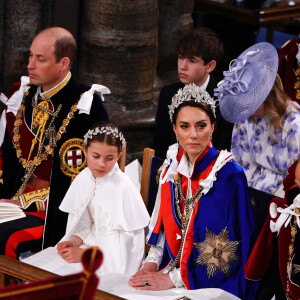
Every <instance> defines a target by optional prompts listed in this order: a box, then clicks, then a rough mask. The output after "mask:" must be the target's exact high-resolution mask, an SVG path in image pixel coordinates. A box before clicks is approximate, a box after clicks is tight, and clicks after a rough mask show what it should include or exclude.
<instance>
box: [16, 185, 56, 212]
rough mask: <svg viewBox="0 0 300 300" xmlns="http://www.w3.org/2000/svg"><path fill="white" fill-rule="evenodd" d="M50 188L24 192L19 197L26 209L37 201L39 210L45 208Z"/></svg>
mask: <svg viewBox="0 0 300 300" xmlns="http://www.w3.org/2000/svg"><path fill="white" fill-rule="evenodd" d="M49 191H50V188H45V189H42V190H37V191H34V192H29V193H26V194H22V195H21V196H20V197H19V198H20V201H21V204H22V207H23V208H24V209H26V208H28V207H29V205H31V204H32V203H34V202H35V203H36V207H37V211H44V210H45V205H44V203H45V201H46V198H47V197H48V195H49Z"/></svg>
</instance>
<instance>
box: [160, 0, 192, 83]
mask: <svg viewBox="0 0 300 300" xmlns="http://www.w3.org/2000/svg"><path fill="white" fill-rule="evenodd" d="M193 9H194V0H173V1H171V2H170V1H169V0H159V27H158V28H159V30H158V55H157V72H156V75H157V80H158V81H157V88H160V87H161V86H163V85H165V84H169V83H173V82H176V81H178V75H177V51H176V46H177V43H178V41H179V39H180V38H181V37H182V36H183V35H184V34H185V33H186V32H187V31H188V30H190V29H191V28H192V27H193V25H194V23H193V19H192V12H193Z"/></svg>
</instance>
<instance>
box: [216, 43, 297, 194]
mask: <svg viewBox="0 0 300 300" xmlns="http://www.w3.org/2000/svg"><path fill="white" fill-rule="evenodd" d="M277 70H278V54H277V50H276V49H275V48H274V46H273V45H271V44H269V43H265V42H263V43H258V44H255V45H253V46H251V47H250V48H248V49H247V50H245V51H244V52H243V53H242V54H241V55H240V56H239V57H238V58H237V59H236V60H234V61H233V62H232V63H231V65H230V66H229V70H228V71H227V72H224V76H225V78H224V80H223V81H221V82H219V84H218V88H217V89H216V90H215V95H216V96H218V99H219V105H220V110H221V113H222V115H223V117H224V118H225V119H226V120H227V121H229V122H232V123H235V125H234V129H233V133H232V142H231V151H232V154H233V157H234V159H235V160H236V162H237V163H238V164H240V165H241V166H242V167H243V169H244V171H245V174H246V176H247V180H248V185H249V186H250V187H252V188H254V189H257V190H260V191H263V192H266V193H269V194H273V195H275V196H278V197H283V196H284V191H283V184H282V181H283V179H284V177H285V176H286V175H287V170H288V168H289V167H290V166H291V165H292V163H293V162H294V161H295V160H296V159H297V158H298V155H299V150H300V107H299V105H298V104H297V103H296V102H292V101H291V99H289V97H288V96H287V95H286V94H285V93H284V91H283V87H282V82H281V80H280V77H279V76H278V75H277ZM276 75H277V76H276Z"/></svg>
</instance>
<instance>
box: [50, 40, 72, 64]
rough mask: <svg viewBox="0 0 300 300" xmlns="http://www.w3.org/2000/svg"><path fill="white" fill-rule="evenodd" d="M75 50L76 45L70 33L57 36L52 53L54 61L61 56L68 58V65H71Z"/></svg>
mask: <svg viewBox="0 0 300 300" xmlns="http://www.w3.org/2000/svg"><path fill="white" fill-rule="evenodd" d="M76 51H77V45H76V41H75V39H74V37H73V36H72V35H70V36H68V35H66V36H62V37H58V38H57V39H56V42H55V50H54V54H55V57H56V62H59V61H60V60H61V59H62V58H63V57H68V58H69V59H70V66H71V65H72V63H73V61H74V59H75V56H76Z"/></svg>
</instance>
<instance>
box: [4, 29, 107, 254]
mask: <svg viewBox="0 0 300 300" xmlns="http://www.w3.org/2000/svg"><path fill="white" fill-rule="evenodd" d="M75 54H76V42H75V39H74V37H73V36H72V34H71V33H70V32H69V31H67V30H65V29H63V28H60V27H52V28H48V29H45V30H43V31H42V32H41V33H39V34H38V35H37V36H36V37H35V39H34V40H33V42H32V44H31V47H30V56H29V62H28V66H27V68H28V73H29V77H26V76H23V77H22V78H21V85H20V87H19V90H17V91H16V92H15V93H13V95H12V96H11V97H10V98H9V99H8V100H7V101H6V103H5V104H6V113H5V114H4V115H2V117H1V122H0V126H1V128H0V145H1V149H2V152H3V176H2V178H3V186H2V188H1V195H0V197H1V198H2V199H1V200H0V201H1V202H10V203H14V204H17V205H20V206H21V207H22V208H23V210H24V212H25V214H26V217H24V218H19V219H16V220H12V221H7V222H3V223H0V254H5V255H7V256H11V257H17V256H18V254H19V253H20V252H24V251H27V250H32V249H33V248H35V247H41V245H42V239H43V237H44V239H43V240H44V241H43V246H44V247H48V246H53V245H55V244H56V243H57V242H58V241H59V240H60V238H61V237H62V236H63V234H64V232H65V226H66V220H67V215H66V214H64V213H63V212H61V211H59V209H58V206H59V205H60V203H61V201H62V199H63V197H64V195H65V193H66V191H67V190H68V187H69V185H70V183H71V181H72V180H73V179H74V177H75V176H76V175H77V174H78V173H79V172H80V171H81V170H82V169H83V168H84V167H85V159H84V156H83V151H82V150H83V146H82V137H83V135H84V133H85V132H86V131H87V130H88V128H89V127H90V126H91V125H92V124H93V123H95V122H98V121H101V120H103V121H107V120H108V115H107V112H106V110H105V107H104V105H103V103H102V99H101V98H102V95H101V94H105V93H109V90H108V89H107V88H106V87H104V86H99V85H93V86H92V89H91V90H89V87H87V86H84V85H81V84H78V83H76V82H75V80H74V78H73V76H72V75H71V72H70V67H71V64H72V62H73V60H74V57H75ZM88 90H89V92H88V93H87V91H88ZM94 92H97V93H98V94H99V95H97V94H96V93H95V94H94ZM1 133H2V135H1ZM70 153H75V154H76V156H78V157H79V156H80V157H81V158H80V159H71V163H70V161H69V159H68V156H69V154H70ZM0 220H1V216H0Z"/></svg>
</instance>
